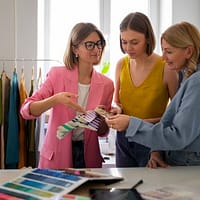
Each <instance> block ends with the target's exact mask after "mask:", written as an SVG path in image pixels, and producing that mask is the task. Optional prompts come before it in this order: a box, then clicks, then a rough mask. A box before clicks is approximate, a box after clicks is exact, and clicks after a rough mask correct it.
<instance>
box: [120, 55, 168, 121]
mask: <svg viewBox="0 0 200 200" xmlns="http://www.w3.org/2000/svg"><path fill="white" fill-rule="evenodd" d="M129 61H130V60H129V57H128V56H127V57H124V62H123V66H122V69H121V74H120V91H119V98H120V103H121V104H122V107H123V113H124V114H127V115H131V116H135V117H138V118H141V119H146V118H154V117H161V116H162V114H163V112H164V111H165V109H166V106H167V104H168V100H169V94H168V90H167V88H166V87H165V86H164V85H163V72H164V66H165V62H164V61H163V60H162V59H160V60H158V61H157V63H156V64H155V66H154V67H153V68H152V70H151V72H150V74H149V75H148V76H147V78H146V79H145V80H144V82H143V83H142V84H141V85H140V86H138V87H136V86H135V85H134V83H133V82H132V79H131V76H130V70H129V63H130V62H129Z"/></svg>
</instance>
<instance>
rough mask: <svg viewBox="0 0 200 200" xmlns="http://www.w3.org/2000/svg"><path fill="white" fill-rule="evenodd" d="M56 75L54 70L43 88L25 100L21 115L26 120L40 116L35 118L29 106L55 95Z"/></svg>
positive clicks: (47, 77) (49, 74)
mask: <svg viewBox="0 0 200 200" xmlns="http://www.w3.org/2000/svg"><path fill="white" fill-rule="evenodd" d="M55 77H56V75H55V74H54V69H53V68H52V69H51V70H50V71H49V73H48V74H47V76H46V80H45V82H44V83H43V84H42V85H41V88H40V89H39V90H37V91H35V92H34V93H33V95H32V96H31V97H28V98H26V99H25V102H24V103H23V104H22V106H21V108H20V114H21V115H22V117H23V118H24V119H35V118H37V117H39V116H34V115H31V114H30V110H29V106H30V104H31V103H32V102H34V101H40V100H42V99H46V98H48V97H50V96H52V95H53V94H54V87H53V86H54V83H56V82H55V80H54V79H55Z"/></svg>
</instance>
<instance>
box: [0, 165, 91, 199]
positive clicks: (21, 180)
mask: <svg viewBox="0 0 200 200" xmlns="http://www.w3.org/2000/svg"><path fill="white" fill-rule="evenodd" d="M87 180H88V178H86V177H82V176H78V175H76V174H74V173H69V172H67V171H60V170H51V169H38V168H36V169H32V170H31V171H29V172H26V173H25V174H23V175H21V176H19V177H17V178H15V179H13V180H10V181H8V182H6V183H4V184H2V185H1V186H0V199H1V200H11V199H12V200H21V199H26V200H40V199H53V200H55V199H57V200H64V199H78V200H87V199H88V198H84V197H80V196H76V195H71V196H70V195H68V196H67V194H68V193H70V192H71V191H72V190H74V189H75V188H77V187H78V186H80V185H82V184H83V183H85V182H86V181H87Z"/></svg>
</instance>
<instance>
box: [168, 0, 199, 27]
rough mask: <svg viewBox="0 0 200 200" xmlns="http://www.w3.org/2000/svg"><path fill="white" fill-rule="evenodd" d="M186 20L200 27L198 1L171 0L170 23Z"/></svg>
mask: <svg viewBox="0 0 200 200" xmlns="http://www.w3.org/2000/svg"><path fill="white" fill-rule="evenodd" d="M180 21H188V22H191V23H193V24H195V25H196V26H197V27H198V28H199V29H200V1H199V0H190V1H188V0H172V23H176V22H180Z"/></svg>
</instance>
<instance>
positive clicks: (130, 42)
mask: <svg viewBox="0 0 200 200" xmlns="http://www.w3.org/2000/svg"><path fill="white" fill-rule="evenodd" d="M120 37H121V44H122V48H123V50H124V52H125V53H127V54H128V55H129V56H130V57H131V58H133V59H136V58H138V57H140V56H142V55H144V54H146V38H145V35H144V34H143V33H140V32H137V31H133V30H130V29H128V30H125V31H123V32H121V34H120Z"/></svg>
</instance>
